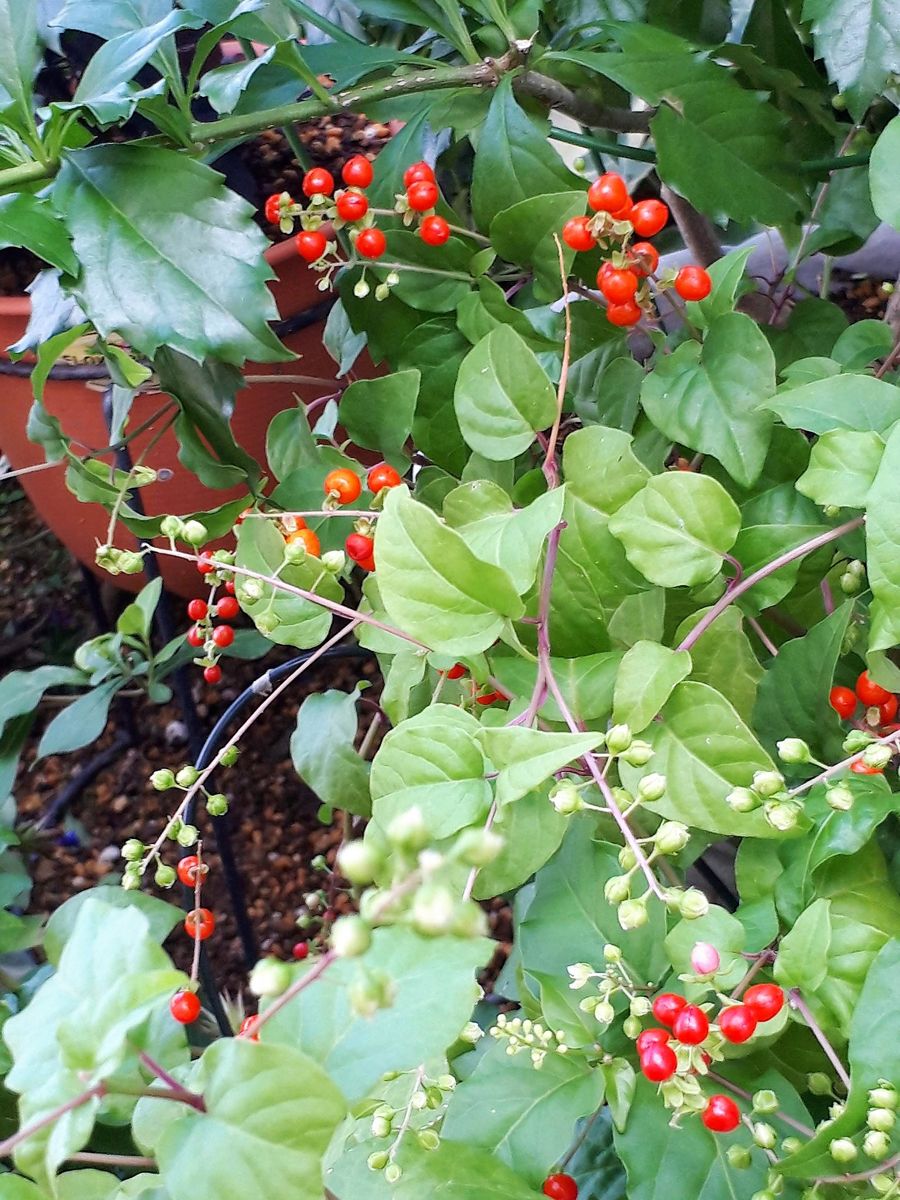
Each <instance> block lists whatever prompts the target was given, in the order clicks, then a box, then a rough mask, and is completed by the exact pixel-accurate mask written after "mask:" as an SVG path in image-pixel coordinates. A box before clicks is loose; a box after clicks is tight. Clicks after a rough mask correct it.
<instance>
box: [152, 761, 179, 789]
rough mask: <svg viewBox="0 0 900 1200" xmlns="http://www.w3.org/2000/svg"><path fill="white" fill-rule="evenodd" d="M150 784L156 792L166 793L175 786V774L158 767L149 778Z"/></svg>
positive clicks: (165, 768)
mask: <svg viewBox="0 0 900 1200" xmlns="http://www.w3.org/2000/svg"><path fill="white" fill-rule="evenodd" d="M150 784H151V786H152V787H154V788H155V789H156V791H158V792H167V791H168V790H169V788H173V787H174V786H175V774H174V772H172V771H170V770H169V768H168V767H160V769H159V770H158V771H154V772H153V774H152V775H151V776H150Z"/></svg>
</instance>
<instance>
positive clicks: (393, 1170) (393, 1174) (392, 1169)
mask: <svg viewBox="0 0 900 1200" xmlns="http://www.w3.org/2000/svg"><path fill="white" fill-rule="evenodd" d="M402 1174H403V1170H402V1168H401V1167H399V1166H398V1165H397V1163H395V1162H389V1163H388V1165H387V1166H386V1167H385V1168H384V1181H385V1183H390V1184H395V1183H398V1182H399V1180H400V1176H401V1175H402Z"/></svg>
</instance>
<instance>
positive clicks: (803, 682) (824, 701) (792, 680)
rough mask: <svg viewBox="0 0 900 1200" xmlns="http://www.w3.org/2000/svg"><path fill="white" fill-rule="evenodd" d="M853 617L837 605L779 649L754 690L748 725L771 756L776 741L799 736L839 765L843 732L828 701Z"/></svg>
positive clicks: (850, 609)
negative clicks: (754, 706) (826, 615)
mask: <svg viewBox="0 0 900 1200" xmlns="http://www.w3.org/2000/svg"><path fill="white" fill-rule="evenodd" d="M852 613H853V605H852V603H846V604H842V605H841V606H840V608H837V609H835V611H834V612H833V613H831V614H830V616H828V617H826V618H825V620H824V621H820V622H819V624H818V625H815V626H814V627H813V628H812V629H810V630H809V632H808V633H807V634H805V635H804V636H803V637H799V638H795V639H794V640H793V641H790V642H787V643H786V644H785V645H783V646H782V647H781V649H780V651H779V653H778V657H777V658H775V659H774V661H773V662H772V664H771V666H770V667H769V669H768V670H767V671H766V673H765V675H764V676H763V680H762V683H761V684H760V686H759V696H758V698H757V702H756V710H755V712H754V714H753V727H754V729H755V730H756V732H757V733H758V734H759V736H760V738H761V739H762V741H763V743H764V744H765V745H766V747H767V748H768V749H769V750H770V751H771V752H774V750H775V743H776V742H777V741H779V740H780V739H781V738H783V737H785V736H788V735H790V736H791V737H798V738H803V739H804V741H806V742H807V744H808V745H809V747H810V749H811V750H812V753H813V756H814V757H815V758H819V759H824V760H825V761H826V762H831V761H832V760H834V761H839V760H840V759H841V758H842V757H843V754H842V751H841V745H842V743H843V740H844V736H845V733H846V730H845V729H844V727H843V725H842V724H841V721H840V718H839V717H838V715H837V713H836V712H835V711H834V709H833V708H832V707H831V705H830V704H829V703H828V694H829V692H830V690H831V685H832V682H833V680H834V672H835V667H836V666H837V662H838V659H839V658H840V656H841V652H842V646H843V642H844V636H845V635H846V632H847V626H848V625H849V623H850V617H851V615H852Z"/></svg>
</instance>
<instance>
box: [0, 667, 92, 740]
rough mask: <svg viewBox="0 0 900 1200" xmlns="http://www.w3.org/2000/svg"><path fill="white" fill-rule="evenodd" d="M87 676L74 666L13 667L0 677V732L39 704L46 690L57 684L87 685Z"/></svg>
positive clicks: (62, 685)
mask: <svg viewBox="0 0 900 1200" xmlns="http://www.w3.org/2000/svg"><path fill="white" fill-rule="evenodd" d="M86 682H87V676H86V675H85V674H84V672H83V671H79V670H76V668H74V667H56V666H52V665H49V664H48V665H46V666H43V667H35V669H34V670H33V671H10V672H8V674H6V675H4V676H3V678H2V680H0V732H2V731H3V730H4V728H5V726H6V724H7V723H8V722H9V721H12V720H13V719H14V718H15V717H21V716H23V715H24V714H25V713H30V712H31V711H32V709H34V708H37V706H38V704H39V703H40V700H41V697H42V696H43V694H44V692H46V691H47V690H48V689H49V688H55V687H70V686H71V687H77V686H82V687H83V686H84V684H85V683H86Z"/></svg>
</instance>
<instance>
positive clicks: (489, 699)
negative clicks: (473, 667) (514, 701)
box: [444, 663, 509, 707]
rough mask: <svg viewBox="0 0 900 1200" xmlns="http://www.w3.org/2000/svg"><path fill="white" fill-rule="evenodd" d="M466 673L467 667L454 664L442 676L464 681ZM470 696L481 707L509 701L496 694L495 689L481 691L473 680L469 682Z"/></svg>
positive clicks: (499, 693) (498, 693)
mask: <svg viewBox="0 0 900 1200" xmlns="http://www.w3.org/2000/svg"><path fill="white" fill-rule="evenodd" d="M468 673H469V669H468V667H466V666H464V665H463V663H456V664H454V666H452V667H451V668H450V669H449V671H444V675H445V676H446V677H447V679H452V680H454V681H455V680H457V679H464V678H465V677H466V675H468ZM470 695H471V698H472V700H474V701H475V703H476V704H480V705H482V707H486V706H488V705H490V704H496V703H497V702H498V701H504V700H508V699H509V697H508V696H505V695H504V694H503V692H498V691H497V690H496V689H495V688H490V689H488V691H482V690H481V689H480V688H479V686H478V684H477V683H476V682H475V680H474V679H473V680H472V681H471V690H470Z"/></svg>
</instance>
